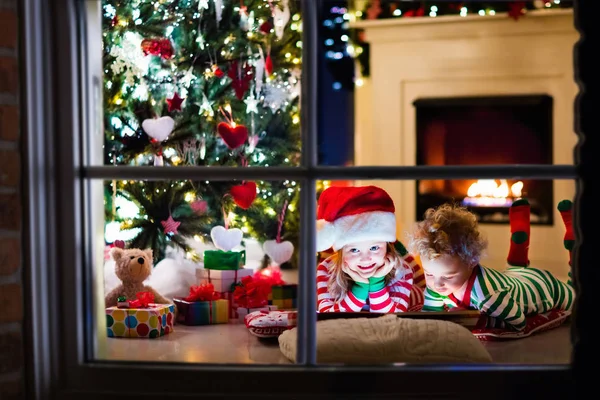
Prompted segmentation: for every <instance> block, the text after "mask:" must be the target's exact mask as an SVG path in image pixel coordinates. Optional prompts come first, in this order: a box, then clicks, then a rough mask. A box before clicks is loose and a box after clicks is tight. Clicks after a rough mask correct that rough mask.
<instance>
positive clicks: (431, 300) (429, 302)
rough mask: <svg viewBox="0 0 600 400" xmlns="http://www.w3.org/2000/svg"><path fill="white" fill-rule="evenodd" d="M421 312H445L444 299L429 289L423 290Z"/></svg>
mask: <svg viewBox="0 0 600 400" xmlns="http://www.w3.org/2000/svg"><path fill="white" fill-rule="evenodd" d="M422 311H445V309H444V297H443V296H441V295H440V294H439V293H437V292H434V291H433V290H431V289H429V288H425V302H424V303H423V309H422Z"/></svg>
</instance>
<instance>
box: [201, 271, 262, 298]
mask: <svg viewBox="0 0 600 400" xmlns="http://www.w3.org/2000/svg"><path fill="white" fill-rule="evenodd" d="M252 274H254V271H253V270H252V269H250V268H240V269H235V270H214V269H202V268H199V269H196V277H197V278H198V281H199V282H208V283H212V284H213V285H214V287H215V290H216V291H217V292H232V291H233V289H234V286H235V285H236V284H238V283H240V282H241V280H242V278H244V277H246V276H252Z"/></svg>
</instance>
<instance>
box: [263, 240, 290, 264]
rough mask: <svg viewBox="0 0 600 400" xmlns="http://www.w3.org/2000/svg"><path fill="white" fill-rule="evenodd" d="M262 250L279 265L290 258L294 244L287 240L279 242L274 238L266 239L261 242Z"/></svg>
mask: <svg viewBox="0 0 600 400" xmlns="http://www.w3.org/2000/svg"><path fill="white" fill-rule="evenodd" d="M263 250H264V252H265V254H266V255H268V256H269V258H270V259H271V260H273V262H274V263H275V264H277V265H281V264H283V263H285V262H287V261H289V260H290V259H291V258H292V255H293V254H294V245H293V244H292V242H289V241H287V240H286V241H284V242H279V243H277V241H276V240H267V241H266V242H265V243H264V244H263Z"/></svg>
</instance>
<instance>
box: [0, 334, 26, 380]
mask: <svg viewBox="0 0 600 400" xmlns="http://www.w3.org/2000/svg"><path fill="white" fill-rule="evenodd" d="M22 367H23V337H22V335H21V333H19V332H6V333H0V374H1V373H9V372H15V371H19V370H20V369H21V368H22Z"/></svg>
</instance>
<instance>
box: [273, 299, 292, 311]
mask: <svg viewBox="0 0 600 400" xmlns="http://www.w3.org/2000/svg"><path fill="white" fill-rule="evenodd" d="M271 304H272V305H274V306H276V307H277V308H278V309H280V310H290V309H294V308H297V302H296V299H276V300H272V301H271Z"/></svg>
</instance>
